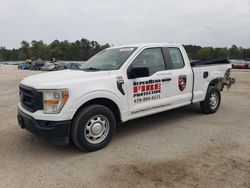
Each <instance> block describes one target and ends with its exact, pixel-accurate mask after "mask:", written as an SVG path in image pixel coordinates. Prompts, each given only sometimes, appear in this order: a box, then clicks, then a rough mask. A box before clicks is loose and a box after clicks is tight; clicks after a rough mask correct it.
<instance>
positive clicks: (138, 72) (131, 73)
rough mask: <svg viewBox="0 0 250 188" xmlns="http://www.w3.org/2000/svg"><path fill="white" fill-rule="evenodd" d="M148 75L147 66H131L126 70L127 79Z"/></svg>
mask: <svg viewBox="0 0 250 188" xmlns="http://www.w3.org/2000/svg"><path fill="white" fill-rule="evenodd" d="M147 76H149V68H148V67H132V68H130V69H129V70H128V79H132V78H141V77H147Z"/></svg>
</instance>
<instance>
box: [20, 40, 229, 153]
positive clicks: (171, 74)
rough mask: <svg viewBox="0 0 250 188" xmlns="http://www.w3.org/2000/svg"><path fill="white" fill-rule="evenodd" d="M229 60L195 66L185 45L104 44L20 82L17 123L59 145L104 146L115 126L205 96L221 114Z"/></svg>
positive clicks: (206, 104)
mask: <svg viewBox="0 0 250 188" xmlns="http://www.w3.org/2000/svg"><path fill="white" fill-rule="evenodd" d="M230 69H231V65H230V64H229V63H228V62H218V63H215V62H212V63H210V64H209V65H207V64H205V65H201V64H199V65H198V64H197V65H192V66H191V64H190V62H189V59H188V56H187V54H186V51H185V49H184V48H183V46H182V45H178V44H167V43H160V44H159V43H157V44H132V45H123V46H116V47H111V48H108V49H105V50H103V51H101V52H100V53H98V54H96V55H95V56H94V57H92V58H91V59H89V60H88V61H86V62H85V63H84V64H83V65H82V66H81V68H80V69H79V70H63V71H57V72H50V73H42V74H38V75H34V76H30V77H27V78H25V79H23V80H22V81H21V83H20V88H19V91H20V103H19V105H18V122H19V125H20V126H21V127H22V128H24V129H27V130H29V131H30V132H32V133H35V134H37V135H38V136H41V137H43V138H45V139H48V140H51V141H53V142H54V143H57V144H63V145H65V144H68V143H69V140H70V139H71V140H73V142H74V143H75V144H76V146H78V147H79V148H80V149H83V150H87V151H94V150H98V149H101V148H103V147H105V146H106V145H107V144H108V143H109V142H110V140H111V139H112V135H113V134H114V132H115V129H116V125H117V124H118V123H123V122H126V121H128V120H131V119H135V118H138V117H143V116H147V115H150V114H154V113H158V112H162V111H166V110H170V109H174V108H178V107H181V106H185V105H190V104H192V103H197V102H199V103H200V106H201V111H202V112H204V113H206V114H211V113H215V112H216V111H217V109H218V108H219V105H220V100H221V96H220V91H222V90H223V87H224V85H228V86H230V85H231V84H232V83H233V80H232V79H231V78H230V77H229V74H230Z"/></svg>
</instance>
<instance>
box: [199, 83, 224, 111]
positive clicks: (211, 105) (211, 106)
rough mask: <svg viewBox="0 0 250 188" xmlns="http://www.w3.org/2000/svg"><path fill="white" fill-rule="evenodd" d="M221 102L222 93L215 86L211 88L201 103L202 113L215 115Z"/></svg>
mask: <svg viewBox="0 0 250 188" xmlns="http://www.w3.org/2000/svg"><path fill="white" fill-rule="evenodd" d="M220 101H221V95H220V91H219V89H218V88H217V87H215V86H209V87H208V90H207V94H206V98H205V100H204V101H202V102H200V108H201V111H202V112H203V113H205V114H212V113H215V112H216V111H217V110H218V108H219V106H220Z"/></svg>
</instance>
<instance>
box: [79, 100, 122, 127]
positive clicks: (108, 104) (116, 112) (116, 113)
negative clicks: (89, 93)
mask: <svg viewBox="0 0 250 188" xmlns="http://www.w3.org/2000/svg"><path fill="white" fill-rule="evenodd" d="M92 104H99V105H103V106H106V107H107V108H109V109H110V110H111V111H112V112H113V113H114V116H115V118H116V122H117V123H120V122H121V113H120V109H119V107H118V106H117V105H116V103H114V102H113V101H112V100H110V99H107V98H96V99H92V100H90V101H88V102H86V103H84V104H83V105H82V106H81V107H80V108H78V110H77V111H76V113H75V115H76V114H77V113H78V112H79V111H80V110H82V109H83V108H85V107H86V106H89V105H92ZM75 115H74V116H75Z"/></svg>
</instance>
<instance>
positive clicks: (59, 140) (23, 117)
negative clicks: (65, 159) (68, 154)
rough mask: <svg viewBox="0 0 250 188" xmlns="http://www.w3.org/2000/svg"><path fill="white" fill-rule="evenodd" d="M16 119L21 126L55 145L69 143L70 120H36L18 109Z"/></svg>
mask: <svg viewBox="0 0 250 188" xmlns="http://www.w3.org/2000/svg"><path fill="white" fill-rule="evenodd" d="M17 120H18V123H19V125H20V127H21V128H23V129H26V130H28V131H30V132H31V133H34V134H36V135H38V136H39V137H41V138H44V139H46V140H49V141H51V142H52V143H54V144H57V145H67V144H68V143H69V136H70V127H71V121H70V120H67V121H46V120H36V119H34V118H33V117H31V116H30V115H27V114H25V113H24V112H22V111H21V110H20V109H18V115H17Z"/></svg>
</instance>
